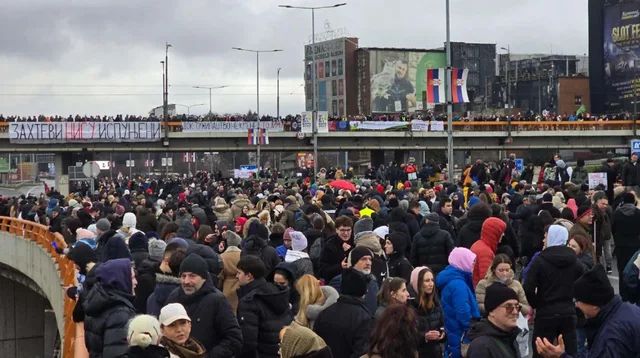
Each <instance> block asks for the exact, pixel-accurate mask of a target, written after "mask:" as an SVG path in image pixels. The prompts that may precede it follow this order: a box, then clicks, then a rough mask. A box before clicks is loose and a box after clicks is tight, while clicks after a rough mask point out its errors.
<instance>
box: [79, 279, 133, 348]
mask: <svg viewBox="0 0 640 358" xmlns="http://www.w3.org/2000/svg"><path fill="white" fill-rule="evenodd" d="M132 300H133V296H132V295H130V294H127V293H124V292H121V291H118V290H105V288H104V287H103V286H102V284H101V283H100V282H97V283H95V285H94V286H93V287H92V288H91V291H89V292H88V293H87V296H86V300H85V301H84V303H83V308H84V312H85V320H84V330H85V336H84V342H85V344H86V346H87V350H88V351H89V355H90V356H91V357H92V358H94V357H95V358H101V357H104V358H112V357H126V356H127V350H128V349H129V345H128V343H127V323H128V322H129V320H130V319H131V318H133V316H135V310H134V308H133V304H132V302H131V301H132Z"/></svg>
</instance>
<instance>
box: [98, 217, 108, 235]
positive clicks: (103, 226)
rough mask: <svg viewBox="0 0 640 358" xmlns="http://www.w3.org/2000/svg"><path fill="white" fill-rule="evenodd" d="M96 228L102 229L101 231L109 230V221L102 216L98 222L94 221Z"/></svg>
mask: <svg viewBox="0 0 640 358" xmlns="http://www.w3.org/2000/svg"><path fill="white" fill-rule="evenodd" d="M96 229H98V230H100V231H102V232H107V231H109V230H111V222H110V221H109V220H107V219H106V218H102V219H100V220H98V222H97V223H96Z"/></svg>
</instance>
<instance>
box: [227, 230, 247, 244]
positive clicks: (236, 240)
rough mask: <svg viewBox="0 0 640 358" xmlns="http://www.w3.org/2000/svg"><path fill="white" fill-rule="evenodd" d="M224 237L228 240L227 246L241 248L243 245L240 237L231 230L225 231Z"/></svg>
mask: <svg viewBox="0 0 640 358" xmlns="http://www.w3.org/2000/svg"><path fill="white" fill-rule="evenodd" d="M222 237H223V238H224V239H225V240H227V246H235V247H240V244H241V243H242V238H241V237H240V235H238V234H236V233H235V232H233V231H231V230H227V231H225V232H224V234H222Z"/></svg>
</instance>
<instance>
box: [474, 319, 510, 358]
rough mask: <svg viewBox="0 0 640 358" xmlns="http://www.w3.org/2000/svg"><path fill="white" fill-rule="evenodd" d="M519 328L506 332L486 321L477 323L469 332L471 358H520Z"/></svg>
mask: <svg viewBox="0 0 640 358" xmlns="http://www.w3.org/2000/svg"><path fill="white" fill-rule="evenodd" d="M519 331H520V329H519V328H516V329H514V330H513V331H511V332H505V331H503V330H501V329H499V328H498V327H496V326H494V325H493V324H492V323H491V322H489V321H488V320H486V319H484V320H482V321H480V322H477V323H475V324H474V325H473V326H472V327H471V330H470V331H469V338H470V339H471V345H470V346H469V351H468V354H467V357H469V358H519V357H520V350H519V349H518V343H517V342H516V338H517V336H518V332H519Z"/></svg>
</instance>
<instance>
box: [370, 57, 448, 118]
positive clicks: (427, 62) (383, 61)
mask: <svg viewBox="0 0 640 358" xmlns="http://www.w3.org/2000/svg"><path fill="white" fill-rule="evenodd" d="M439 67H446V57H445V53H444V52H442V51H430V52H427V51H407V50H394V51H387V50H371V51H369V73H370V75H371V112H415V111H416V109H421V107H422V98H423V97H422V96H423V93H424V91H425V90H426V81H425V75H426V70H427V69H431V68H439Z"/></svg>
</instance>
